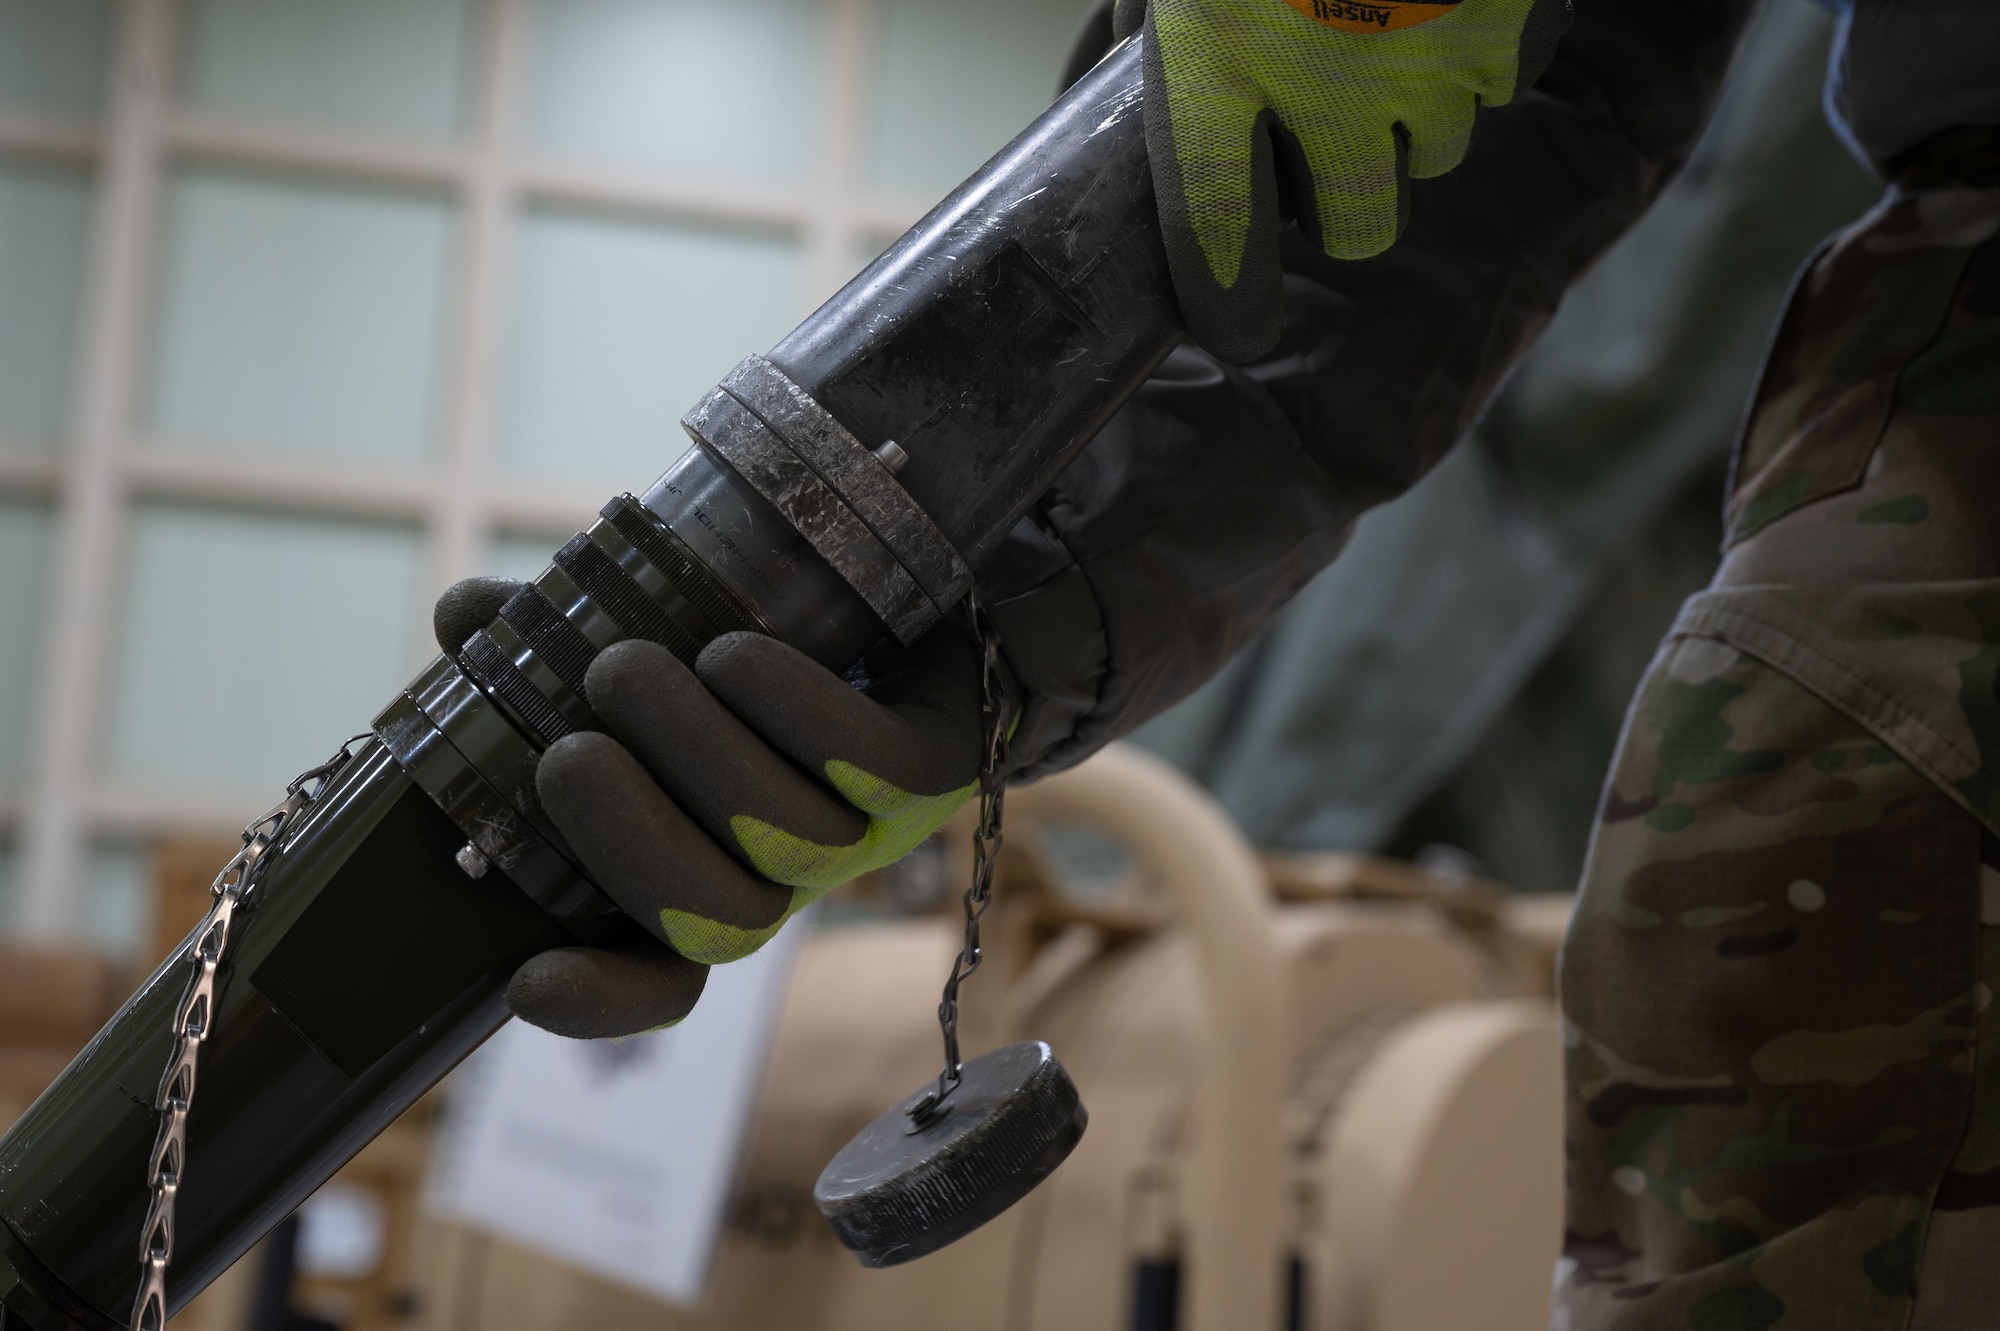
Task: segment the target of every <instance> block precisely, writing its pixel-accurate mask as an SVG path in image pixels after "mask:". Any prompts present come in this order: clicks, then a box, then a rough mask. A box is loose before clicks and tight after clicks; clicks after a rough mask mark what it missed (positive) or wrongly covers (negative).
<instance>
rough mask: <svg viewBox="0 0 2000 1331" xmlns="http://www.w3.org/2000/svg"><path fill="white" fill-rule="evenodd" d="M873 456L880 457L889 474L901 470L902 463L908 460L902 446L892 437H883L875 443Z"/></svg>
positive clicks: (908, 456)
mask: <svg viewBox="0 0 2000 1331" xmlns="http://www.w3.org/2000/svg"><path fill="white" fill-rule="evenodd" d="M875 456H876V457H878V458H881V459H882V465H883V466H885V467H887V468H888V469H889V474H890V475H892V476H893V475H895V474H896V473H897V472H899V471H901V470H902V469H903V464H904V463H906V462H908V461H909V460H910V455H909V454H908V453H905V452H904V451H903V446H902V445H901V444H899V443H897V442H896V441H895V440H894V439H884V440H883V441H882V442H881V443H879V444H877V445H875Z"/></svg>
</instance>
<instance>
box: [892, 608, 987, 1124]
mask: <svg viewBox="0 0 2000 1331" xmlns="http://www.w3.org/2000/svg"><path fill="white" fill-rule="evenodd" d="M965 605H966V611H967V613H968V615H969V617H970V618H971V620H972V631H973V635H974V637H975V638H976V639H977V642H978V646H979V716H980V722H981V724H982V725H983V726H984V727H985V736H986V740H985V752H984V753H982V754H981V755H980V765H979V826H978V829H977V830H976V831H974V833H973V835H972V884H971V886H969V887H967V888H966V889H965V945H964V947H963V948H961V949H960V951H959V954H958V958H957V959H956V960H955V961H953V962H952V964H951V974H950V975H949V976H948V977H946V979H945V982H944V996H943V997H942V998H941V999H939V1001H938V1029H939V1030H940V1031H942V1032H943V1034H944V1070H943V1071H942V1072H940V1073H938V1082H937V1085H936V1086H935V1087H934V1088H933V1089H931V1090H928V1091H926V1092H924V1094H923V1098H922V1099H920V1100H918V1101H917V1102H916V1103H915V1104H913V1105H911V1106H910V1107H909V1109H908V1110H907V1111H906V1112H907V1113H908V1114H909V1116H910V1118H911V1120H912V1122H913V1123H914V1124H915V1126H916V1127H917V1128H922V1127H926V1126H928V1125H929V1124H930V1123H932V1122H934V1121H935V1120H936V1119H937V1117H938V1115H939V1114H941V1113H943V1112H944V1109H945V1106H946V1104H947V1102H949V1101H950V1099H951V1094H952V1092H953V1091H956V1090H957V1089H958V1084H959V1082H960V1080H961V1079H962V1078H963V1076H964V1071H963V1069H962V1067H961V1066H960V1063H959V1057H958V987H959V986H960V985H961V984H963V983H965V981H966V980H968V979H970V978H971V977H972V973H973V972H974V971H976V970H978V969H979V963H980V962H981V961H982V960H983V959H984V956H985V954H984V953H983V952H982V951H981V950H980V946H979V924H980V921H981V920H982V919H983V918H984V917H985V915H986V908H987V907H988V906H990V905H992V904H993V868H994V865H995V864H996V863H998V861H999V858H1000V845H1001V840H1002V838H1001V833H1000V818H1001V812H1002V810H1001V802H1002V800H1003V798H1004V797H1005V795H1006V793H1007V791H1006V771H1007V725H1008V716H1007V680H1006V676H1005V675H1004V674H1003V673H1002V671H1001V668H1000V630H999V629H998V628H997V627H995V625H994V623H993V618H992V616H991V615H989V614H988V613H987V611H986V606H985V604H984V603H983V602H982V601H980V599H979V593H978V591H977V590H976V589H975V590H974V591H973V592H972V593H971V594H970V595H968V596H967V597H966V600H965Z"/></svg>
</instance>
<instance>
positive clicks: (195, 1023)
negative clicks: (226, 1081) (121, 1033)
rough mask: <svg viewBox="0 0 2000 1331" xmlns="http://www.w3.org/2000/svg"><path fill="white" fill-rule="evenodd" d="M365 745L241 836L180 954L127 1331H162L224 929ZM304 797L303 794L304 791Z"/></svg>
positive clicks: (342, 754) (290, 789)
mask: <svg viewBox="0 0 2000 1331" xmlns="http://www.w3.org/2000/svg"><path fill="white" fill-rule="evenodd" d="M364 738H366V735H365V733H364V734H362V735H356V736H354V737H353V738H351V739H349V740H347V742H346V743H344V744H342V745H341V746H340V748H339V749H338V750H337V751H336V752H335V753H334V755H333V756H332V757H331V758H329V759H327V760H326V761H325V762H323V763H321V764H320V765H319V766H318V767H315V768H313V769H312V770H311V771H309V772H303V773H301V774H300V775H299V776H298V777H297V778H296V779H294V780H293V781H292V782H291V784H290V785H288V786H286V787H285V798H284V799H282V800H280V801H279V802H278V803H276V804H274V805H272V806H271V807H270V808H269V809H268V810H266V811H265V813H264V814H263V816H262V817H260V818H258V819H256V820H255V821H254V822H252V823H251V824H250V825H249V826H248V827H246V828H244V829H243V848H242V849H241V850H239V851H237V852H236V856H235V858H234V859H232V860H230V861H229V863H228V864H226V865H224V866H223V869H222V872H221V873H219V874H217V875H216V876H215V882H214V883H213V884H211V885H210V886H209V889H208V890H209V893H210V894H211V895H212V896H214V898H215V904H214V905H212V906H210V907H209V908H208V914H207V916H206V917H204V918H203V920H202V922H201V926H200V927H199V928H198V929H196V930H195V932H194V936H193V941H192V942H191V943H190V944H189V946H188V950H187V952H186V954H185V955H186V956H187V958H188V959H189V960H190V961H192V962H193V963H194V973H193V974H192V975H190V976H188V983H187V989H186V990H185V991H184V992H183V993H182V994H181V1001H180V1002H179V1004H177V1005H176V1006H175V1008H174V1044H173V1053H172V1056H171V1057H169V1058H168V1060H167V1070H166V1071H165V1072H164V1073H163V1074H161V1077H160V1089H159V1092H158V1094H157V1095H155V1096H154V1098H153V1107H154V1108H155V1109H156V1110H158V1111H159V1114H160V1131H159V1135H158V1136H157V1137H155V1138H154V1140H153V1153H152V1155H151V1156H150V1157H149V1158H148V1160H147V1164H146V1188H147V1190H148V1191H149V1192H150V1193H151V1194H152V1201H151V1203H150V1204H149V1205H148V1206H147V1208H146V1227H145V1231H144V1235H143V1237H142V1238H141V1239H140V1243H139V1263H140V1269H141V1276H140V1279H139V1295H138V1297H137V1298H136V1299H135V1300H133V1303H132V1331H163V1328H164V1327H165V1326H166V1324H167V1263H168V1262H169V1261H170V1260H172V1258H173V1255H174V1203H175V1200H176V1198H177V1197H178V1195H179V1192H180V1186H181V1177H182V1171H183V1167H184V1165H185V1164H186V1160H187V1118H188V1109H189V1107H190V1106H191V1105H193V1103H194V1074H195V1065H196V1063H197V1062H198V1061H199V1059H200V1057H201V1046H202V1043H203V1042H204V1041H205V1040H207V1039H208V1037H209V1036H210V1034H212V1033H213V1032H214V1029H215V1023H214V1020H213V1018H214V1014H215V975H216V971H217V969H218V968H220V966H221V965H222V954H223V952H224V950H226V949H227V948H228V946H229V928H230V925H231V924H232V923H233V922H234V920H235V917H236V908H237V907H238V906H240V905H242V904H243V901H244V899H245V898H246V897H248V896H249V895H250V894H251V893H252V892H253V891H255V890H256V888H257V884H258V883H260V882H262V881H263V878H264V873H265V870H266V868H267V867H268V866H269V864H270V863H271V861H272V859H274V858H275V853H276V851H277V850H278V848H279V845H280V843H281V842H282V841H283V840H284V837H285V834H286V832H287V831H288V830H289V829H290V828H291V827H292V825H293V823H294V821H295V820H296V819H297V817H298V815H299V814H300V813H302V812H304V811H305V810H306V809H307V808H308V807H309V806H310V805H311V804H312V803H313V801H314V800H317V799H318V798H319V797H320V795H321V793H322V792H324V791H325V789H326V783H327V781H328V780H329V779H330V778H331V777H332V775H333V773H334V771H335V770H336V769H338V768H339V767H340V766H341V764H343V763H345V762H346V761H347V759H348V756H349V755H348V752H347V749H348V745H350V744H353V743H354V741H355V740H357V739H364ZM309 786H310V787H311V789H310V790H309V789H307V787H309Z"/></svg>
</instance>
